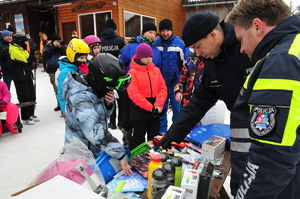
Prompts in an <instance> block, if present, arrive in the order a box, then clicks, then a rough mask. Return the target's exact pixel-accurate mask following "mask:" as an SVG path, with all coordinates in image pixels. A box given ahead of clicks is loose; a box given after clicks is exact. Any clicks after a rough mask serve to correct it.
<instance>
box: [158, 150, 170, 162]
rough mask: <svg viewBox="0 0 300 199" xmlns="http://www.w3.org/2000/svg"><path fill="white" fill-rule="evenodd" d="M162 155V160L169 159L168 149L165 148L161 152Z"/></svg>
mask: <svg viewBox="0 0 300 199" xmlns="http://www.w3.org/2000/svg"><path fill="white" fill-rule="evenodd" d="M160 155H161V161H162V162H167V160H168V159H169V155H168V154H167V151H166V149H163V150H162V151H161V153H160Z"/></svg>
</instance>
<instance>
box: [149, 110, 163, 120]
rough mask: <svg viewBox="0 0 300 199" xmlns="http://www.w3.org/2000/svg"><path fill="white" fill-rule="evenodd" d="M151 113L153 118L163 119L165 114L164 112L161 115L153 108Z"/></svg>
mask: <svg viewBox="0 0 300 199" xmlns="http://www.w3.org/2000/svg"><path fill="white" fill-rule="evenodd" d="M151 113H152V117H154V118H155V117H161V116H163V114H164V110H163V111H162V112H161V113H159V112H158V110H157V109H156V108H155V107H153V108H152V110H151Z"/></svg>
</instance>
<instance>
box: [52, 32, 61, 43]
mask: <svg viewBox="0 0 300 199" xmlns="http://www.w3.org/2000/svg"><path fill="white" fill-rule="evenodd" d="M55 40H61V38H60V36H59V35H58V34H56V33H53V34H52V35H51V41H52V42H53V41H55Z"/></svg>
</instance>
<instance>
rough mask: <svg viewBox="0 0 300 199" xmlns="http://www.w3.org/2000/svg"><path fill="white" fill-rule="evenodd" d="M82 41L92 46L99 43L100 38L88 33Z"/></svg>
mask: <svg viewBox="0 0 300 199" xmlns="http://www.w3.org/2000/svg"><path fill="white" fill-rule="evenodd" d="M83 41H84V42H85V43H87V45H89V47H91V48H92V47H93V46H96V45H100V44H101V40H100V38H99V37H97V36H95V35H89V36H86V37H85V38H84V39H83Z"/></svg>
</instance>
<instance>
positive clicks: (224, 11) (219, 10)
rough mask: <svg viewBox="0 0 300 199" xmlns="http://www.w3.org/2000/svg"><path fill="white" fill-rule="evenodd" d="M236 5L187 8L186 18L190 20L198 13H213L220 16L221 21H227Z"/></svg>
mask: <svg viewBox="0 0 300 199" xmlns="http://www.w3.org/2000/svg"><path fill="white" fill-rule="evenodd" d="M233 6H234V4H233V3H231V4H223V5H210V6H195V7H187V8H186V18H187V19H188V18H189V17H190V16H192V15H193V14H196V13H198V12H213V13H215V14H217V15H219V17H220V20H223V19H225V17H226V16H227V15H228V13H229V12H230V11H231V10H232V8H233Z"/></svg>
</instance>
